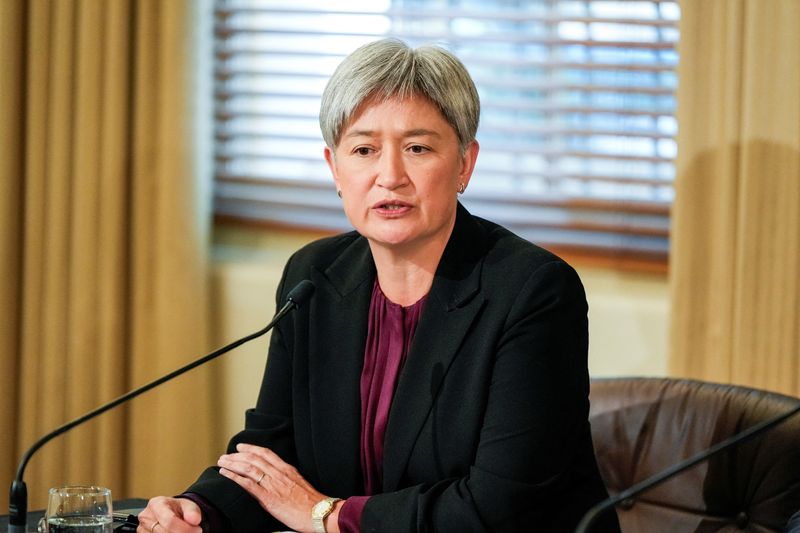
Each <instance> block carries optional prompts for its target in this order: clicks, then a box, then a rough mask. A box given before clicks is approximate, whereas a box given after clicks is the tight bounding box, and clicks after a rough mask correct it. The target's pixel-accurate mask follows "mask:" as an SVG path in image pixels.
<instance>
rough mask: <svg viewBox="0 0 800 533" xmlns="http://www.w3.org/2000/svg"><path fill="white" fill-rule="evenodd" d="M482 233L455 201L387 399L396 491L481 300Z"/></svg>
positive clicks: (388, 450) (389, 465)
mask: <svg viewBox="0 0 800 533" xmlns="http://www.w3.org/2000/svg"><path fill="white" fill-rule="evenodd" d="M485 242H486V236H485V233H484V230H483V229H482V228H481V227H480V226H479V225H478V224H477V222H476V221H475V220H474V219H473V218H472V216H471V215H470V214H469V213H467V211H466V210H465V209H464V208H463V207H461V205H460V204H459V207H458V214H457V217H456V225H455V228H454V229H453V235H452V236H451V238H450V241H449V242H448V244H447V247H446V248H445V252H444V254H443V255H442V259H441V261H440V264H439V267H438V268H437V271H436V275H435V277H434V281H433V285H432V287H431V291H430V294H429V295H428V300H427V301H426V302H425V309H424V310H423V312H422V316H421V317H420V321H419V324H418V325H417V329H416V332H415V333H414V340H413V341H412V345H411V349H410V350H409V354H408V359H407V360H406V363H405V366H404V367H403V370H402V372H401V374H400V379H399V382H398V385H397V391H396V392H395V396H394V400H393V401H392V408H391V412H390V413H389V422H388V426H387V428H386V436H385V440H384V442H385V444H384V465H385V466H384V480H383V488H384V490H385V491H391V490H395V489H396V488H397V486H398V484H399V482H400V480H401V478H402V474H403V472H404V471H405V467H406V465H407V463H408V460H409V458H410V455H411V450H412V449H413V446H414V443H415V442H416V440H417V437H418V435H419V432H420V430H421V429H422V426H423V424H424V422H425V419H426V418H427V416H428V413H429V412H430V410H431V408H432V407H433V402H434V400H435V398H436V394H437V392H438V390H439V386H440V385H441V383H442V381H443V380H444V379H445V376H446V374H447V370H448V368H449V367H450V363H451V362H452V360H453V358H454V357H455V356H456V354H457V351H458V347H459V346H460V345H461V343H462V341H463V340H464V337H465V336H466V334H467V332H468V330H469V328H470V326H471V325H472V323H473V321H474V320H475V317H476V316H477V314H478V311H479V310H480V309H481V307H482V306H483V303H484V297H483V296H482V295H481V294H480V275H481V266H482V258H483V254H484V248H485V246H486V245H485Z"/></svg>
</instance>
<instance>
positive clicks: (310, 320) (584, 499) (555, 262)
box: [188, 205, 618, 533]
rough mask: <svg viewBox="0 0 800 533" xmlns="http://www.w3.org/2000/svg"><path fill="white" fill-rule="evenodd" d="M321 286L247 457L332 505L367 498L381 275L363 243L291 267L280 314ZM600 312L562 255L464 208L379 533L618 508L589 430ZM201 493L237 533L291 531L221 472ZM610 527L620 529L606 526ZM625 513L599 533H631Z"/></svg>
mask: <svg viewBox="0 0 800 533" xmlns="http://www.w3.org/2000/svg"><path fill="white" fill-rule="evenodd" d="M303 279H311V281H313V282H314V284H315V286H316V291H315V293H314V295H313V296H312V299H311V300H310V302H308V304H306V305H305V306H303V307H301V308H300V309H297V310H295V311H294V312H293V314H291V315H290V316H289V317H287V319H286V320H284V321H283V322H282V323H281V324H280V325H279V326H278V327H277V328H276V329H275V330H274V331H273V333H272V339H271V342H270V348H269V357H268V363H267V370H266V372H265V376H264V381H263V384H262V387H261V392H260V394H259V398H258V402H257V405H256V407H255V409H250V410H248V412H247V413H246V425H245V429H244V431H242V432H241V433H239V434H238V435H236V436H235V437H234V438H233V439H232V441H231V443H230V448H231V449H232V448H233V446H235V444H236V443H238V442H242V441H243V442H249V443H253V444H258V445H262V446H267V447H269V448H271V449H273V450H274V451H275V452H277V453H278V454H279V455H280V456H281V457H283V458H284V460H286V461H288V462H290V463H292V464H294V465H295V466H296V467H297V468H298V470H299V471H300V472H301V473H302V474H303V475H304V476H305V477H306V478H307V479H308V481H309V482H310V483H311V484H312V485H313V486H314V487H315V488H317V489H318V490H319V491H321V492H322V493H323V494H327V495H330V496H337V497H340V498H346V497H348V496H351V495H360V494H363V482H362V479H361V467H360V459H359V435H360V413H361V407H360V405H361V404H360V392H359V379H360V374H361V367H362V363H363V358H364V345H365V340H366V333H367V310H368V308H369V302H370V295H371V291H372V286H373V282H374V279H375V265H374V263H373V261H372V255H371V253H370V249H369V246H368V243H367V241H366V239H365V238H363V237H361V236H360V235H359V234H357V233H356V232H351V233H347V234H344V235H340V236H336V237H331V238H327V239H322V240H320V241H317V242H314V243H312V244H309V245H308V246H306V247H304V248H303V249H301V250H300V251H298V252H297V253H295V254H294V255H293V256H292V257H291V259H290V260H289V262H288V263H287V265H286V269H285V271H284V275H283V279H282V281H281V284H280V286H279V289H278V294H277V302H278V304H279V305H280V304H282V303H283V302H284V301H285V298H286V294H287V292H288V291H289V290H291V289H292V288H293V287H294V286H295V285H296V284H297V283H298V282H300V281H301V280H303ZM586 311H587V305H586V298H585V295H584V291H583V287H582V285H581V283H580V280H579V279H578V276H577V274H576V273H575V271H574V270H573V269H572V268H571V267H570V266H569V265H567V264H566V263H565V262H563V261H562V260H560V259H559V258H558V257H556V256H554V255H553V254H551V253H549V252H547V251H545V250H543V249H541V248H539V247H537V246H535V245H533V244H531V243H529V242H527V241H525V240H523V239H521V238H519V237H517V236H515V235H514V234H512V233H511V232H509V231H507V230H506V229H504V228H502V227H500V226H498V225H496V224H493V223H491V222H488V221H486V220H482V219H479V218H477V217H473V216H472V215H470V214H469V213H468V212H467V211H466V209H464V208H463V207H462V206H461V205H459V207H458V212H457V217H456V224H455V228H454V230H453V234H452V235H451V237H450V241H449V242H448V244H447V247H446V248H445V251H444V254H443V256H442V259H441V261H440V264H439V267H438V269H437V271H436V275H435V278H434V281H433V285H432V287H431V290H430V293H429V295H428V299H427V301H426V303H425V308H424V310H423V313H422V316H421V317H420V321H419V324H418V325H417V330H416V333H415V336H414V339H413V342H412V345H411V348H410V351H409V354H408V358H407V360H406V363H405V366H404V367H403V369H402V371H401V375H400V378H399V381H398V385H397V390H396V393H395V397H394V400H393V403H392V408H391V412H390V415H389V422H388V427H387V429H386V441H385V448H384V481H383V492H382V493H381V494H379V495H374V496H372V497H371V498H370V500H369V502H368V503H367V506H366V508H365V510H364V515H363V518H362V531H364V532H373V531H375V532H382V533H391V532H398V533H400V532H412V531H453V532H459V533H463V532H470V531H475V532H478V531H481V532H483V531H514V532H520V531H572V530H574V528H575V525H576V524H577V522H578V521H579V520H580V518H581V516H582V515H583V513H584V512H585V511H586V510H588V509H589V507H591V505H592V504H594V503H596V502H598V501H600V500H602V499H603V498H605V497H606V496H607V494H606V490H605V487H604V486H603V483H602V481H601V478H600V475H599V473H598V470H597V465H596V463H595V458H594V450H593V447H592V441H591V434H590V430H589V423H588V421H587V416H588V411H589V402H588V392H589V380H588V373H587V364H586V356H587V345H588V334H587V320H586ZM188 491H189V492H194V493H197V494H200V495H201V496H203V497H204V498H206V499H207V500H208V501H209V502H211V503H213V504H214V505H215V506H216V507H217V508H218V509H219V510H220V511H221V512H222V513H223V514H224V515H225V516H226V517H227V518H228V520H229V521H230V524H231V526H232V528H233V530H234V531H237V532H238V531H260V532H264V531H269V530H270V529H269V528H273V529H280V528H284V529H285V527H284V526H282V525H280V524H278V523H275V521H274V519H271V517H269V515H267V513H265V512H264V511H263V510H262V509H261V508H260V507H259V506H258V504H257V502H255V500H254V499H252V498H251V497H250V496H249V495H247V493H246V492H244V491H243V490H241V489H240V488H239V487H238V486H237V485H235V484H234V483H233V482H231V481H230V480H228V479H226V478H224V477H222V476H220V475H219V474H218V473H217V472H216V470H215V469H209V470H207V471H206V472H205V473H204V474H203V475H202V476H201V478H200V479H199V480H198V481H197V482H196V483H195V484H194V485H192V486H191V487H190V488H189V489H188ZM603 526H604V527H603ZM617 528H618V526H617V525H616V517H615V516H614V515H613V513H612V514H611V515H610V516H609V520H608V522H607V523H606V524H602V525H601V526H600V527H598V529H597V530H596V531H603V530H612V531H615V530H617Z"/></svg>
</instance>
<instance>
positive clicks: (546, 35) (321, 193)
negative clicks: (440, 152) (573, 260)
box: [214, 0, 680, 263]
mask: <svg viewBox="0 0 800 533" xmlns="http://www.w3.org/2000/svg"><path fill="white" fill-rule="evenodd" d="M679 15H680V12H679V7H678V4H677V2H676V1H675V0H625V1H620V0H617V1H609V0H538V1H537V0H526V1H522V0H519V1H513V0H495V1H492V0H424V1H423V0H359V1H356V0H352V1H347V0H337V2H327V1H325V0H290V1H277V0H260V1H259V0H216V3H215V102H216V103H215V106H216V107H215V138H216V142H215V162H216V164H215V169H216V170H215V195H214V209H215V213H216V214H217V215H218V216H220V217H225V218H234V219H241V220H255V221H264V222H270V223H277V224H289V225H294V226H305V227H311V228H323V229H330V230H335V231H338V230H347V229H349V228H350V226H349V224H348V222H347V220H346V218H345V216H344V214H343V212H342V209H341V203H340V200H339V199H338V198H337V197H336V194H335V190H334V187H333V183H332V180H331V178H330V173H329V170H328V168H327V166H326V164H325V162H324V159H323V157H322V152H323V148H324V143H323V141H322V137H321V134H320V132H319V126H318V122H317V115H318V111H319V98H320V95H321V93H322V90H323V88H324V86H325V83H326V82H327V79H328V78H329V76H330V75H331V74H332V73H333V70H334V69H335V68H336V66H337V65H338V64H339V62H340V61H341V60H342V59H343V58H344V57H345V56H346V55H347V54H349V53H350V52H352V51H353V50H354V49H355V48H356V47H358V46H360V45H361V44H364V43H367V42H369V41H372V40H375V39H378V38H381V37H385V36H391V37H398V38H400V39H403V40H404V41H406V42H408V43H409V44H410V45H412V46H417V45H420V44H426V43H436V44H440V45H443V46H445V47H446V48H448V49H449V50H451V51H453V52H454V53H455V54H456V55H457V56H458V57H459V58H460V59H461V60H462V61H463V62H464V64H465V65H466V67H467V69H468V70H469V71H470V73H471V74H472V76H473V79H474V80H475V84H476V86H477V88H478V92H479V94H480V97H481V108H482V114H481V123H480V126H479V129H478V141H479V142H480V145H481V151H480V155H479V157H478V163H477V166H476V169H475V172H474V174H473V178H472V181H471V183H470V186H469V189H468V190H467V192H466V193H465V194H464V196H463V197H462V202H463V203H464V204H465V205H466V206H467V207H468V208H469V209H470V210H471V211H472V212H473V213H474V214H476V215H479V216H484V217H486V218H489V219H491V220H493V221H495V222H498V223H500V224H502V225H504V226H506V227H508V228H510V229H512V230H513V231H515V232H517V233H518V234H520V235H522V236H523V237H525V238H527V239H530V240H531V241H533V242H536V243H539V244H541V245H544V246H549V247H553V248H557V249H561V250H576V251H584V252H588V253H592V254H604V255H611V256H620V257H624V256H631V257H637V258H645V259H648V260H653V261H656V262H664V263H665V262H666V257H667V253H668V247H669V212H670V203H671V201H672V199H673V187H672V180H673V177H674V164H673V159H674V156H675V152H676V146H675V134H676V130H677V125H676V122H675V119H674V109H675V99H674V91H675V88H676V84H677V80H676V74H675V68H676V65H677V61H678V56H677V51H676V44H677V40H678V29H677V22H678V18H679Z"/></svg>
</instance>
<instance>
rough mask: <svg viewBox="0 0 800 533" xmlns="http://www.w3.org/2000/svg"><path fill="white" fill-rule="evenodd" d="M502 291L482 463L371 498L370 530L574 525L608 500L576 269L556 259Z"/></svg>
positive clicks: (365, 521) (365, 526) (366, 521)
mask: <svg viewBox="0 0 800 533" xmlns="http://www.w3.org/2000/svg"><path fill="white" fill-rule="evenodd" d="M495 296H496V297H497V298H498V299H499V300H502V299H504V298H505V299H506V300H507V301H511V302H513V303H512V304H511V305H510V306H509V307H508V312H507V315H506V317H505V319H504V320H503V323H502V326H501V331H500V333H499V335H498V336H497V339H498V341H497V342H496V343H495V344H494V346H493V347H491V348H490V349H491V351H492V352H493V353H490V354H486V355H487V356H488V357H491V359H492V369H491V378H490V384H489V391H488V397H487V403H486V407H485V414H484V419H483V424H482V428H481V430H480V436H479V443H478V447H477V452H476V455H475V458H474V463H473V464H472V465H471V466H470V468H469V471H468V473H467V474H466V475H464V476H463V477H459V478H451V479H444V480H441V481H440V482H437V483H434V484H422V485H416V486H410V487H408V488H405V489H402V490H399V491H397V492H392V493H385V494H380V495H375V496H372V497H370V499H369V501H368V502H367V505H366V507H365V509H364V514H363V517H362V523H361V525H362V531H364V532H382V533H401V532H402V533H407V532H413V531H459V532H473V531H474V532H489V531H491V532H498V531H572V530H574V528H575V524H576V523H577V521H578V520H579V519H580V518H581V516H582V514H583V512H585V510H586V509H588V507H590V506H591V504H592V503H594V502H596V501H599V500H600V499H602V498H603V497H604V490H605V489H604V488H603V487H602V482H599V484H598V480H599V475H598V474H597V472H596V465H595V461H594V456H593V451H592V446H591V437H590V433H589V427H588V422H587V417H588V372H587V348H588V331H587V316H586V313H587V304H586V298H585V295H584V291H583V286H582V285H581V283H580V280H579V278H578V276H577V274H576V273H575V272H574V270H573V269H572V268H571V267H569V265H567V264H566V263H564V262H561V261H558V260H555V261H551V262H548V263H545V264H544V265H541V266H540V267H538V268H537V269H536V270H535V271H534V272H533V273H532V274H531V275H530V276H529V278H528V279H527V280H526V281H525V282H524V284H523V285H522V286H521V287H520V286H519V285H517V286H513V284H507V285H506V290H504V291H503V292H502V293H500V294H496V295H495ZM480 322H481V321H480V320H479V321H478V324H477V325H476V326H475V327H476V328H480V327H482V326H481V325H480ZM465 396H466V395H465ZM469 401H470V398H468V397H465V398H464V402H469ZM611 529H612V530H613V529H614V528H613V525H612V526H611ZM602 530H603V529H598V531H602Z"/></svg>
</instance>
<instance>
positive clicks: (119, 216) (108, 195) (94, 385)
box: [0, 0, 215, 508]
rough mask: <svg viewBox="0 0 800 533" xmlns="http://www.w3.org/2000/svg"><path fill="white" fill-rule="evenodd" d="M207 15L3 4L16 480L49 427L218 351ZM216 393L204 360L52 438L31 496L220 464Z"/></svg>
mask: <svg viewBox="0 0 800 533" xmlns="http://www.w3.org/2000/svg"><path fill="white" fill-rule="evenodd" d="M203 9H205V4H204V3H203V2H195V1H194V0H163V1H162V0H114V1H107V0H80V1H79V0H3V1H2V2H0V35H2V40H3V44H2V46H0V64H2V66H3V73H2V75H0V124H2V130H3V134H2V135H1V136H0V172H2V174H1V176H2V182H1V184H0V186H1V187H2V190H0V223H2V230H1V231H2V232H1V233H0V252H2V254H1V256H0V287H2V293H0V313H1V314H2V320H0V328H2V329H0V361H2V368H3V372H2V374H0V375H1V376H2V377H0V380H2V381H0V387H2V397H3V402H2V406H1V407H0V424H1V425H2V427H3V428H4V430H3V431H0V439H1V440H0V443H2V444H1V445H0V450H1V452H0V468H1V469H2V470H0V472H2V479H0V483H2V485H3V487H4V489H3V490H4V491H5V490H7V489H5V487H8V486H9V485H10V482H11V479H12V477H13V475H14V472H15V470H16V464H17V461H18V460H19V458H20V457H21V454H22V453H23V451H24V450H25V449H27V448H28V447H29V446H30V445H31V444H32V443H33V442H34V440H35V439H36V438H38V437H39V436H41V435H43V434H45V433H46V432H48V431H49V430H51V429H52V428H54V427H56V426H58V425H60V424H62V423H64V422H65V421H67V420H70V419H72V418H75V417H76V416H78V415H80V414H82V413H84V412H86V411H88V410H90V409H92V408H94V407H95V406H97V405H99V404H101V403H104V402H106V401H109V400H111V399H113V398H115V397H117V396H119V395H120V394H122V393H123V392H125V391H127V390H128V389H130V388H132V387H134V386H137V385H141V384H144V383H146V382H148V381H150V380H152V379H154V378H156V377H158V376H159V375H160V374H162V373H165V372H167V371H169V370H172V369H174V368H177V367H178V366H179V365H181V364H183V363H185V362H188V361H190V360H192V359H194V358H195V357H196V356H197V355H198V354H202V353H203V352H205V351H207V350H208V349H209V345H208V343H207V342H206V337H207V334H206V325H207V324H206V322H207V316H206V315H207V312H208V309H207V294H206V293H207V280H206V251H207V250H206V249H207V240H208V239H207V237H208V227H207V220H208V216H207V215H208V209H207V205H206V204H207V201H206V200H205V199H204V198H205V197H206V195H204V192H205V191H204V183H206V182H205V181H204V180H205V175H206V172H205V169H206V167H207V165H206V164H205V163H204V161H205V160H204V158H206V157H207V156H206V155H205V150H201V149H200V147H201V146H202V141H203V139H202V138H201V136H202V132H204V131H207V128H204V127H203V124H202V123H201V122H202V121H201V118H200V117H202V116H203V114H202V113H199V112H198V108H197V106H198V102H202V100H201V99H200V98H199V95H198V93H197V91H196V89H197V87H203V84H202V83H201V81H202V80H199V79H198V76H199V73H200V72H201V71H202V69H199V68H198V64H199V63H198V61H199V59H200V58H199V54H200V53H201V50H202V48H201V47H199V46H198V42H201V41H200V35H199V32H200V31H201V30H202V29H203V28H204V25H203V20H204V19H203V17H204V16H205V14H204V11H203ZM211 390H212V389H211V374H210V373H209V371H208V370H203V369H200V370H195V371H193V372H192V373H191V374H188V375H186V376H184V377H181V378H179V379H178V380H177V381H175V382H172V383H170V384H168V385H165V386H164V387H162V388H161V389H160V390H156V391H152V392H149V393H147V395H145V396H142V397H140V398H139V399H136V400H134V404H133V405H132V406H131V407H130V408H117V409H116V410H115V411H112V412H109V413H107V414H105V415H103V416H102V417H100V418H99V419H96V420H95V421H93V422H90V423H89V424H87V425H86V426H83V427H81V428H77V429H75V430H74V431H73V432H72V433H70V434H68V435H65V436H64V437H62V438H59V439H58V440H56V441H53V442H51V443H49V444H47V445H46V446H45V447H44V448H42V449H41V451H40V452H39V453H38V454H37V455H36V456H35V457H34V458H33V460H32V461H31V463H30V464H29V466H28V469H27V471H26V476H25V479H26V482H27V484H28V490H29V493H30V505H31V507H32V508H36V507H41V506H43V505H44V502H45V495H46V492H47V489H48V487H51V486H56V485H63V484H74V483H96V484H102V485H107V486H109V487H111V489H112V491H113V495H114V497H115V499H119V498H126V497H132V496H138V497H149V496H152V495H156V494H174V493H176V492H178V491H180V490H181V489H183V488H184V487H185V486H186V485H187V483H189V482H190V481H192V480H193V479H194V477H195V476H196V474H197V473H198V472H199V470H200V469H201V468H202V467H203V466H204V465H206V464H208V462H209V461H212V460H214V458H215V456H214V454H213V453H212V450H211V449H210V448H211V446H210V442H211V434H210V432H211V423H210V421H211V414H212V412H211V411H212V409H211V402H210V396H211V394H210V391H211ZM3 493H4V494H5V492H3ZM4 501H7V500H4Z"/></svg>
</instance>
